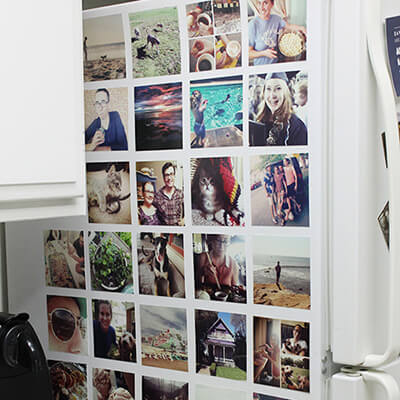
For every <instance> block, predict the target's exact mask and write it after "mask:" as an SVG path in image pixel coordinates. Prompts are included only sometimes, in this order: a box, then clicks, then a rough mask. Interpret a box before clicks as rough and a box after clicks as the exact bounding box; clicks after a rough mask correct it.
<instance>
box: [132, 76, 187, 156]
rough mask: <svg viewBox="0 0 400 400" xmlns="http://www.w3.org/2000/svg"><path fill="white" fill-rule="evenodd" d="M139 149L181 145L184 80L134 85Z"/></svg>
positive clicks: (171, 148) (169, 147) (172, 147)
mask: <svg viewBox="0 0 400 400" xmlns="http://www.w3.org/2000/svg"><path fill="white" fill-rule="evenodd" d="M135 138H136V151H143V150H149V151H150V150H173V149H181V148H182V83H166V84H159V85H148V86H139V87H135Z"/></svg>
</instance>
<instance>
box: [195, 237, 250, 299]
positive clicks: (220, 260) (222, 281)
mask: <svg viewBox="0 0 400 400" xmlns="http://www.w3.org/2000/svg"><path fill="white" fill-rule="evenodd" d="M193 265H194V278H195V297H196V299H200V300H216V301H226V302H232V303H246V300H247V299H246V250H245V238H244V236H239V235H222V234H210V233H207V234H204V233H203V234H201V233H194V234H193Z"/></svg>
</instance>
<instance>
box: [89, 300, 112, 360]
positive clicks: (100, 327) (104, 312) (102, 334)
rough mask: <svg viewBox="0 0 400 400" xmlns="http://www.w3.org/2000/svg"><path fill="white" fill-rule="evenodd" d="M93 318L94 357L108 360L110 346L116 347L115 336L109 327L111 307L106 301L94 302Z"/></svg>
mask: <svg viewBox="0 0 400 400" xmlns="http://www.w3.org/2000/svg"><path fill="white" fill-rule="evenodd" d="M93 304H94V318H93V337H94V356H95V357H100V358H110V357H109V352H110V350H111V348H112V346H113V345H114V346H117V335H116V334H115V329H114V328H113V327H112V326H111V320H112V307H111V303H110V302H109V301H108V300H95V301H94V302H93Z"/></svg>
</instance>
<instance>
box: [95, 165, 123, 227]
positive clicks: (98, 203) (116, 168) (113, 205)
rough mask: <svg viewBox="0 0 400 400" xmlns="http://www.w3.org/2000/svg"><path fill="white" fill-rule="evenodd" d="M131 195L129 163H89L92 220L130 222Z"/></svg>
mask: <svg viewBox="0 0 400 400" xmlns="http://www.w3.org/2000/svg"><path fill="white" fill-rule="evenodd" d="M130 195H131V194H130V187H129V163H112V164H110V163H89V164H87V196H88V208H89V220H90V222H103V223H104V222H110V223H130V202H129V201H124V200H127V199H129V197H130ZM120 214H121V215H120ZM125 214H126V215H125ZM123 215H124V216H123ZM128 217H129V221H128ZM119 220H122V221H124V222H122V221H121V222H120V221H119Z"/></svg>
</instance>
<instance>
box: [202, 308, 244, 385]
mask: <svg viewBox="0 0 400 400" xmlns="http://www.w3.org/2000/svg"><path fill="white" fill-rule="evenodd" d="M195 318H196V371H197V373H199V374H201V375H211V376H218V377H222V378H228V379H235V380H246V316H245V315H241V314H231V313H224V312H216V311H207V310H196V311H195Z"/></svg>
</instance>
